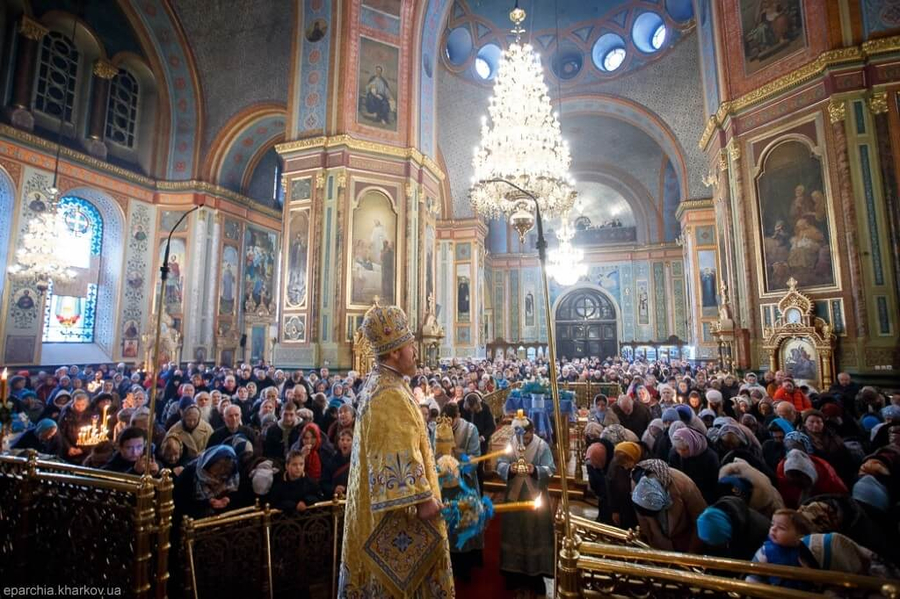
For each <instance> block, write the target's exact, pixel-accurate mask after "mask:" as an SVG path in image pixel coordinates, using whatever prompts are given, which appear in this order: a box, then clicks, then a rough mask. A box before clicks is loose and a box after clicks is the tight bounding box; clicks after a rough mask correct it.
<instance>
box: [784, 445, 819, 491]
mask: <svg viewBox="0 0 900 599" xmlns="http://www.w3.org/2000/svg"><path fill="white" fill-rule="evenodd" d="M790 471H794V472H802V473H803V474H805V475H806V476H808V477H809V479H810V480H811V481H812V484H816V481H817V480H818V479H819V474H818V473H817V472H816V466H815V464H813V462H812V458H810V457H809V455H807V454H805V453H803V451H802V450H800V449H792V450H790V451H789V452H788V453H787V457H785V458H784V472H785V474H787V473H788V472H790Z"/></svg>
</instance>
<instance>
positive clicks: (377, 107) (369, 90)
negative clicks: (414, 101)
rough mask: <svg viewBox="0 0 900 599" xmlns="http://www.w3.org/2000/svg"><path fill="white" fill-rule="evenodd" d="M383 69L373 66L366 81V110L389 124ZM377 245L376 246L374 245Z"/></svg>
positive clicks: (389, 100)
mask: <svg viewBox="0 0 900 599" xmlns="http://www.w3.org/2000/svg"><path fill="white" fill-rule="evenodd" d="M383 73H384V69H382V68H381V66H377V67H375V74H374V75H372V76H371V77H369V81H368V82H367V83H366V111H367V112H370V113H372V114H374V115H375V121H376V122H379V123H384V124H385V125H390V124H391V100H392V98H391V86H390V85H388V82H387V79H385V78H384V76H383ZM376 247H378V246H376Z"/></svg>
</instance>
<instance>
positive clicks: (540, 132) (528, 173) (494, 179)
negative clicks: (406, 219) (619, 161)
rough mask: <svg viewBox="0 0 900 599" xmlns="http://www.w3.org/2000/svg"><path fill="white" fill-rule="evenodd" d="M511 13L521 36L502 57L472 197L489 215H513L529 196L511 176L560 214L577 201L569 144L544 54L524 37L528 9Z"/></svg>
mask: <svg viewBox="0 0 900 599" xmlns="http://www.w3.org/2000/svg"><path fill="white" fill-rule="evenodd" d="M509 18H510V20H511V21H512V22H513V23H515V28H513V29H512V33H514V34H515V35H516V41H515V42H513V43H512V44H510V46H509V49H507V50H505V51H504V52H503V55H502V57H501V59H500V64H499V66H498V69H497V80H496V82H495V83H494V95H493V96H492V97H491V99H490V104H489V106H488V112H489V113H490V120H488V118H487V117H482V121H481V145H479V146H478V147H477V148H475V155H474V158H473V160H472V166H473V168H474V176H473V178H472V188H471V190H470V192H469V199H470V201H471V203H472V207H473V208H474V209H475V211H476V212H477V213H479V214H481V215H483V216H487V217H490V218H496V217H503V216H507V217H508V216H510V215H511V214H513V213H514V212H516V211H517V210H520V209H521V202H522V200H523V194H522V192H521V191H519V190H516V189H515V188H514V187H512V186H510V185H508V184H507V182H508V183H513V184H515V185H517V186H518V187H520V188H521V189H525V190H528V191H529V192H531V193H532V194H534V196H535V197H536V199H537V202H538V205H539V207H540V210H541V212H542V213H543V214H544V215H545V216H547V217H552V216H557V215H560V214H562V213H564V212H565V211H567V210H568V209H569V208H571V207H572V204H573V203H574V201H575V190H574V181H573V180H572V178H571V177H570V176H569V164H570V162H571V157H570V156H569V147H568V144H567V143H566V142H565V141H563V139H562V136H561V134H560V127H559V120H558V119H557V115H555V114H554V113H553V111H552V107H551V105H550V96H549V93H548V89H547V86H546V84H545V83H544V74H543V69H542V68H541V62H540V57H539V56H538V55H537V54H535V52H534V50H533V48H532V46H531V45H530V44H523V43H521V41H520V38H521V34H522V33H523V32H524V29H522V27H521V24H522V21H524V20H525V11H524V10H522V9H521V8H519V6H518V3H516V7H515V8H514V9H513V10H512V12H510V13H509Z"/></svg>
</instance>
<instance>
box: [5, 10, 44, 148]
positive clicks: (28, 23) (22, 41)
mask: <svg viewBox="0 0 900 599" xmlns="http://www.w3.org/2000/svg"><path fill="white" fill-rule="evenodd" d="M47 33H48V29H47V28H46V27H44V26H43V25H41V24H40V23H38V22H37V21H35V20H34V19H32V18H31V17H28V16H26V15H22V22H21V23H19V46H18V48H17V51H16V77H15V80H14V81H13V93H12V107H11V108H12V111H11V113H10V121H11V122H12V124H13V126H15V127H18V128H20V129H26V130H28V131H31V130H32V129H34V115H32V114H31V93H32V90H33V89H34V75H35V70H36V64H37V55H38V49H39V47H40V43H41V40H42V39H43V37H44V36H45V35H47Z"/></svg>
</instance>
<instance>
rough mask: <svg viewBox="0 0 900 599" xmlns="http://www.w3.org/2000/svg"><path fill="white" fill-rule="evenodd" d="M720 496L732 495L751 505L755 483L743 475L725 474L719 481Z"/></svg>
mask: <svg viewBox="0 0 900 599" xmlns="http://www.w3.org/2000/svg"><path fill="white" fill-rule="evenodd" d="M717 486H718V489H719V497H725V496H727V495H730V496H732V497H737V498H738V499H741V500H742V501H743V502H744V503H746V504H747V505H750V497H751V496H752V495H753V483H752V482H750V481H749V480H748V479H746V478H744V477H742V476H723V477H722V478H720V479H719V483H718V485H717Z"/></svg>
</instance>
